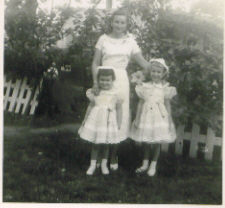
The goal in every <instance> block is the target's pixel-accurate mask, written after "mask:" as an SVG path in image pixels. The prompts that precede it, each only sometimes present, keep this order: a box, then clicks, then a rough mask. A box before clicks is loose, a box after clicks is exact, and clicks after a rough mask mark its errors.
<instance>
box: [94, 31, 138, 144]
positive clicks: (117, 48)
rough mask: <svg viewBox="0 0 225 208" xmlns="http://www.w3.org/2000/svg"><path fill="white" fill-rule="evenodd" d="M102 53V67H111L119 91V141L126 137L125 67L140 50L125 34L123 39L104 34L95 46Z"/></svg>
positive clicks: (127, 91) (127, 93) (128, 117)
mask: <svg viewBox="0 0 225 208" xmlns="http://www.w3.org/2000/svg"><path fill="white" fill-rule="evenodd" d="M95 47H96V48H97V49H99V50H100V51H101V53H102V63H101V65H102V66H113V67H114V68H115V75H116V80H115V82H114V86H115V87H116V88H117V89H119V91H120V94H121V97H122V98H123V104H122V111H123V113H122V124H121V129H120V132H119V139H120V141H123V140H125V139H126V138H127V137H128V131H129V123H130V111H129V108H130V107H129V92H130V87H129V79H128V74H127V70H126V68H127V66H128V63H129V61H130V59H131V56H132V55H133V54H136V53H139V52H140V48H139V46H138V45H137V43H136V41H135V39H134V37H133V36H132V35H131V34H127V35H126V36H125V37H124V38H120V39H116V38H111V37H110V36H108V35H106V34H104V35H102V36H100V38H99V40H98V42H97V44H96V46H95Z"/></svg>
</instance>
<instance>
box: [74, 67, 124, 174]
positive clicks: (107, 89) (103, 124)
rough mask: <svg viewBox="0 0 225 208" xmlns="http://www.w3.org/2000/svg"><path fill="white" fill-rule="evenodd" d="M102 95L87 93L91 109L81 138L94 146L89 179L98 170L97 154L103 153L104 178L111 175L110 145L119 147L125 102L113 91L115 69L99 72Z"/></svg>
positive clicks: (79, 131) (102, 168)
mask: <svg viewBox="0 0 225 208" xmlns="http://www.w3.org/2000/svg"><path fill="white" fill-rule="evenodd" d="M97 79H98V86H99V93H98V95H94V93H93V92H92V89H88V90H87V93H86V94H87V97H88V99H89V100H90V103H91V104H90V105H89V107H88V110H87V112H86V115H85V119H84V121H83V123H82V126H81V127H80V129H79V130H78V133H79V135H80V137H81V138H82V139H84V140H86V141H89V142H91V143H92V144H93V145H92V151H91V162H90V167H89V169H88V170H87V173H86V174H87V175H93V173H94V171H95V169H96V160H97V157H98V154H99V155H100V153H102V161H101V170H102V173H103V174H104V175H106V174H109V170H108V168H107V159H108V153H109V144H117V143H119V142H120V140H119V129H120V126H121V118H122V117H121V116H122V107H121V103H122V99H120V98H119V93H117V90H116V89H115V88H113V81H114V80H115V74H114V71H113V67H106V66H105V67H99V68H98V75H97Z"/></svg>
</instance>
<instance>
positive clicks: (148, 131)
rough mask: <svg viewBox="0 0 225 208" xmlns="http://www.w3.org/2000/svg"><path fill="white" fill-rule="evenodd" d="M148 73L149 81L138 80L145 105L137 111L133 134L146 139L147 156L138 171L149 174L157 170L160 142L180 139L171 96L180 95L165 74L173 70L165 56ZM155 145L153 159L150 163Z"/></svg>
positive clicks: (137, 87) (138, 90) (141, 140)
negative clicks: (166, 79) (167, 63)
mask: <svg viewBox="0 0 225 208" xmlns="http://www.w3.org/2000/svg"><path fill="white" fill-rule="evenodd" d="M150 63H151V68H149V73H148V74H147V77H146V78H147V80H148V81H147V82H143V83H140V84H137V86H136V88H135V90H136V93H137V95H138V97H139V98H140V99H142V100H143V104H142V109H141V110H139V112H138V113H137V115H136V118H135V120H134V121H133V123H132V127H131V135H130V136H131V138H132V139H133V140H134V141H136V142H141V143H143V144H144V145H143V148H144V158H143V162H142V166H141V167H140V168H138V169H137V170H136V172H137V173H141V172H144V171H147V170H148V171H147V174H148V175H149V176H154V175H155V173H156V164H157V161H158V158H159V154H160V144H162V143H171V142H174V141H175V139H176V131H175V127H174V124H173V121H172V117H171V107H170V100H171V99H172V98H173V97H174V96H175V95H176V88H175V87H171V86H169V83H168V82H166V81H165V77H166V76H167V74H168V72H169V68H168V66H167V65H166V63H165V61H164V59H152V60H151V61H150ZM151 146H152V147H153V159H152V162H151V164H150V166H149V156H150V150H151Z"/></svg>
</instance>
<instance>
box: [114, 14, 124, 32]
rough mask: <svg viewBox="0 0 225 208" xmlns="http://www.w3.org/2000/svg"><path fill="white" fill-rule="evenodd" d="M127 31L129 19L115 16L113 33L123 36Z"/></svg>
mask: <svg viewBox="0 0 225 208" xmlns="http://www.w3.org/2000/svg"><path fill="white" fill-rule="evenodd" d="M126 30H127V17H126V16H124V15H115V16H114V18H113V20H112V32H113V33H116V34H119V35H120V34H123V33H125V32H126Z"/></svg>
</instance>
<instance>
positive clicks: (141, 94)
mask: <svg viewBox="0 0 225 208" xmlns="http://www.w3.org/2000/svg"><path fill="white" fill-rule="evenodd" d="M135 91H136V93H137V96H138V97H140V98H142V99H144V98H145V96H144V88H143V85H142V84H138V85H136V87H135Z"/></svg>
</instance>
